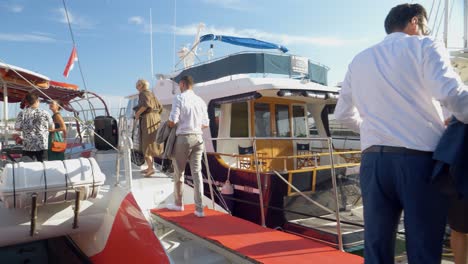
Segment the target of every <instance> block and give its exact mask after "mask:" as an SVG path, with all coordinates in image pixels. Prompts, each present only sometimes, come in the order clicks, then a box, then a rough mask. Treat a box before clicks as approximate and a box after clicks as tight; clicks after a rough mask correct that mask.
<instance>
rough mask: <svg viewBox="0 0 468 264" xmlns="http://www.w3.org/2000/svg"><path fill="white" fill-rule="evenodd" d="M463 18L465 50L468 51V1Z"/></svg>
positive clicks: (467, 1)
mask: <svg viewBox="0 0 468 264" xmlns="http://www.w3.org/2000/svg"><path fill="white" fill-rule="evenodd" d="M463 16H464V21H463V22H464V23H463V48H464V49H466V48H468V0H465V5H464V9H463Z"/></svg>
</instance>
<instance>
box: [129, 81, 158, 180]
mask: <svg viewBox="0 0 468 264" xmlns="http://www.w3.org/2000/svg"><path fill="white" fill-rule="evenodd" d="M136 89H137V90H138V92H140V95H139V97H138V105H137V106H136V107H135V109H136V112H135V120H139V121H140V135H141V141H140V142H141V144H140V146H141V151H142V153H143V156H144V157H145V161H146V164H147V165H148V167H147V168H146V169H145V170H143V171H142V173H143V175H144V176H145V177H149V176H151V175H152V174H153V173H154V167H153V163H154V157H156V156H157V155H159V154H161V147H160V145H159V144H156V132H157V129H158V127H159V123H161V112H162V105H161V104H160V103H159V101H158V99H156V97H155V96H154V94H153V93H152V92H151V91H150V90H149V83H148V81H146V80H143V79H140V80H138V81H137V83H136Z"/></svg>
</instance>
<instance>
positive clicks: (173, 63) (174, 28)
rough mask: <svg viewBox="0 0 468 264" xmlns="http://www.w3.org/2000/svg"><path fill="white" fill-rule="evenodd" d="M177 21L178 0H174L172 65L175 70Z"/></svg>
mask: <svg viewBox="0 0 468 264" xmlns="http://www.w3.org/2000/svg"><path fill="white" fill-rule="evenodd" d="M176 21H177V0H174V27H173V28H172V30H173V34H174V35H173V37H172V66H173V67H174V69H173V70H174V71H175V69H176V65H175V55H176V48H175V39H176V35H175V34H176Z"/></svg>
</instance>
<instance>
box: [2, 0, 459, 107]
mask: <svg viewBox="0 0 468 264" xmlns="http://www.w3.org/2000/svg"><path fill="white" fill-rule="evenodd" d="M410 2H411V1H410ZM442 2H443V1H442ZM451 2H452V0H451ZM462 2H463V1H461V0H455V3H456V5H455V6H454V8H453V11H452V14H453V15H452V19H451V24H452V25H454V26H453V28H455V29H456V30H460V28H461V23H462V21H461V19H460V17H461V14H462V8H461V3H462ZM66 3H67V7H68V11H69V14H70V16H71V20H72V25H71V26H72V29H73V31H74V36H75V40H76V44H77V50H78V57H79V60H80V63H81V67H82V70H83V75H84V78H85V82H86V84H87V87H88V89H89V90H91V91H95V92H98V93H99V94H103V95H105V96H111V95H112V96H124V95H128V94H132V93H135V92H136V90H135V88H134V83H135V81H136V80H137V79H138V78H147V79H150V78H151V76H150V75H151V72H150V61H151V60H150V34H149V10H150V8H151V9H152V17H153V32H154V33H153V43H154V72H155V73H168V72H170V71H171V70H172V69H173V59H174V56H173V54H174V45H173V37H174V32H175V39H176V41H175V48H176V51H177V50H179V49H180V48H182V47H183V46H184V45H190V44H191V43H192V42H193V40H194V35H195V33H196V27H197V25H198V24H199V23H204V24H205V26H206V27H205V29H204V31H203V32H202V34H208V33H215V34H226V35H234V36H239V37H255V38H258V39H262V40H265V41H271V42H275V43H278V44H283V45H285V46H286V47H288V48H289V50H290V52H289V53H291V54H296V55H301V56H305V57H308V58H309V59H311V60H313V61H316V62H320V63H322V64H324V65H327V66H328V67H330V71H329V80H330V85H335V84H336V83H337V82H339V81H341V80H342V79H343V77H344V74H345V72H346V68H347V65H348V63H349V62H350V61H351V59H352V58H353V56H354V55H356V54H357V53H358V52H359V51H361V50H363V49H365V48H366V47H368V46H370V45H372V44H374V43H376V42H378V41H380V40H381V39H382V38H383V37H385V32H384V29H383V21H384V18H385V16H386V14H387V13H388V11H389V10H390V8H391V7H393V6H395V5H397V4H400V3H404V1H392V0H379V1H377V0H327V1H318V0H289V1H277V0H177V1H174V0H153V1H149V0H135V1H126V0H112V1H111V0H66ZM175 3H176V5H177V8H176V27H175V28H174V5H175ZM419 3H421V4H423V5H424V6H425V7H426V9H427V10H428V12H429V10H430V9H431V6H432V4H433V1H432V0H424V1H419ZM438 3H439V0H436V1H435V4H434V7H433V10H434V11H433V15H432V17H433V20H434V14H435V10H436V9H437V5H438ZM442 6H443V5H442ZM442 6H441V7H440V11H439V12H441V11H442V8H443V7H442ZM0 17H1V21H2V24H3V26H2V28H1V29H0V61H2V62H6V63H9V64H13V65H16V66H19V67H23V68H26V69H30V70H34V71H37V72H39V73H41V74H44V75H46V76H48V77H50V78H51V79H53V80H57V81H65V82H70V83H74V84H77V85H79V86H80V87H82V88H83V87H84V85H83V81H82V79H81V75H80V72H79V70H78V67H77V65H75V69H74V70H73V71H72V72H71V73H70V76H69V78H68V79H65V78H64V77H63V76H62V72H63V70H64V66H65V64H66V61H67V59H68V56H69V55H70V51H71V49H72V41H71V37H70V32H69V29H68V25H67V23H66V19H65V16H64V10H63V5H62V1H61V0H41V1H34V0H29V1H26V0H0ZM429 25H430V26H431V27H432V25H433V21H430V22H429ZM436 27H437V26H436ZM442 31H443V30H442V28H441V29H440V33H439V36H442ZM452 36H455V37H452V38H451V39H452V40H451V42H452V43H453V45H452V46H454V45H458V46H460V45H461V44H459V43H461V39H462V36H461V33H460V31H457V32H455V33H454V34H452ZM214 45H215V48H214V53H215V56H223V55H226V54H227V53H229V52H238V51H241V50H244V48H240V47H233V46H228V44H223V43H214ZM208 46H209V43H206V44H203V45H202V46H201V48H202V51H201V53H203V52H204V51H206V50H207V48H208ZM200 57H201V58H202V59H203V58H204V57H203V56H200ZM114 107H115V106H114Z"/></svg>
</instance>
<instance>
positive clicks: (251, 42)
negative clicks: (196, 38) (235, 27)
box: [200, 34, 288, 53]
mask: <svg viewBox="0 0 468 264" xmlns="http://www.w3.org/2000/svg"><path fill="white" fill-rule="evenodd" d="M210 40H218V41H222V42H226V43H229V44H233V45H237V46H244V47H249V48H254V49H279V50H281V51H282V52H283V53H286V52H288V49H287V48H286V47H285V46H282V45H278V44H275V43H270V42H265V41H262V40H258V39H254V38H238V37H231V36H220V35H213V34H207V35H203V36H201V37H200V42H203V41H210Z"/></svg>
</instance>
